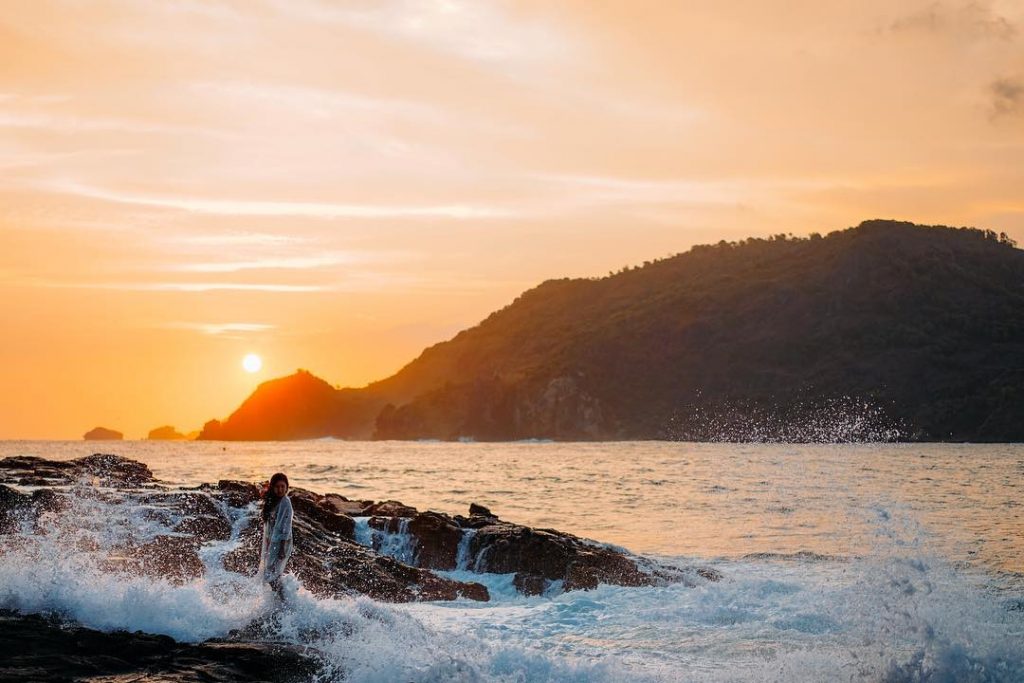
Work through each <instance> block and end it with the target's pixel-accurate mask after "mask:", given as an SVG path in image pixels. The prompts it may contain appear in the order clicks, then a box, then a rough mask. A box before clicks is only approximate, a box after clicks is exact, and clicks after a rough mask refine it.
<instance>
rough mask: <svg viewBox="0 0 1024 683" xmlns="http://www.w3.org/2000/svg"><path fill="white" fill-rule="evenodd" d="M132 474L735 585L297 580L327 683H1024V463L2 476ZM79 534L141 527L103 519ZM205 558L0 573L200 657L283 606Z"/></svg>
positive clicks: (539, 453) (159, 455)
mask: <svg viewBox="0 0 1024 683" xmlns="http://www.w3.org/2000/svg"><path fill="white" fill-rule="evenodd" d="M95 452H105V453H116V454H118V455H122V456H126V457H129V458H133V459H136V460H140V461H143V462H145V463H147V464H148V465H149V466H150V468H151V469H152V470H153V472H154V474H155V475H156V476H157V477H158V478H160V479H161V480H163V481H165V482H167V483H171V484H178V485H183V486H190V485H195V484H199V483H201V482H216V481H217V480H219V479H243V480H250V481H263V480H266V479H267V478H269V476H270V475H271V474H273V473H274V472H277V471H283V472H285V473H287V475H288V477H289V479H290V480H291V483H292V485H293V486H301V487H304V488H308V489H312V490H314V491H317V492H320V493H326V492H335V493H340V494H342V495H345V496H347V497H349V498H357V499H375V500H385V499H393V500H399V501H402V502H404V503H406V504H409V505H413V506H415V507H417V508H419V509H420V510H426V509H430V510H438V511H441V512H446V513H450V514H467V512H468V506H469V505H470V503H478V504H481V505H485V506H487V507H488V508H490V510H491V511H492V512H493V513H494V514H496V515H498V516H499V517H500V518H502V519H505V520H508V521H513V522H517V523H521V524H526V525H530V526H536V527H545V528H555V529H558V530H561V531H567V532H570V533H573V534H576V535H578V536H582V537H585V538H589V539H593V540H595V541H598V542H601V543H607V544H611V545H614V546H618V547H621V548H625V549H627V550H628V551H630V552H632V553H636V554H640V555H644V556H647V557H651V558H655V559H660V560H664V561H668V562H671V563H672V564H686V565H694V566H702V567H712V568H714V569H716V570H717V571H718V572H720V573H721V575H722V579H721V580H720V581H717V582H711V581H708V582H702V583H699V584H698V585H696V586H692V585H684V584H676V585H669V586H664V587H653V588H652V587H647V588H624V587H619V586H600V587H598V588H597V589H595V590H589V591H571V592H562V591H560V590H557V589H556V590H549V591H548V592H547V593H546V594H544V595H541V596H534V597H524V596H522V595H519V594H517V593H516V591H515V590H514V588H513V587H512V577H511V575H502V574H472V573H469V572H467V571H465V570H456V571H453V572H448V574H449V575H451V576H453V577H456V578H465V579H471V580H477V581H480V582H482V583H485V584H486V585H487V586H488V588H489V589H490V592H491V596H492V599H491V601H490V602H487V603H478V602H472V601H468V600H459V601H455V602H427V603H414V604H404V605H396V604H385V603H380V602H375V601H373V600H371V599H369V598H365V597H355V598H346V599H318V598H316V597H314V596H313V595H312V594H310V593H309V592H308V591H306V590H305V589H304V588H303V587H302V586H301V585H299V584H298V582H297V581H296V580H295V579H294V577H290V578H289V580H290V583H289V584H288V588H287V590H289V591H290V601H291V604H292V608H291V609H290V610H289V611H287V612H286V613H285V614H284V615H283V617H282V621H281V627H280V636H279V638H280V639H281V640H283V641H286V642H294V643H301V644H302V645H303V647H308V648H310V651H312V652H315V653H316V655H317V656H319V657H321V658H322V659H323V661H325V663H326V664H325V669H324V674H323V676H322V680H324V681H328V680H338V681H341V680H345V681H357V682H358V681H366V682H381V683H385V682H386V683H393V682H399V681H401V682H406V681H415V682H422V683H428V682H441V681H454V682H474V683H475V682H484V681H516V682H532V681H580V682H583V681H652V682H655V681H656V682H663V681H885V682H891V683H897V682H907V683H910V682H914V683H925V682H928V683H945V682H954V681H956V682H960V681H967V682H971V681H979V682H980V681H1017V682H1020V681H1024V445H1015V444H1009V445H999V444H994V445H973V444H835V445H832V444H827V445H821V444H815V445H797V444H736V443H708V444H705V443H678V442H657V441H643V442H605V443H552V442H543V441H532V442H517V443H472V442H467V443H460V442H455V443H452V442H350V441H336V440H329V439H327V440H314V441H291V442H231V443H224V442H149V441H123V442H103V443H98V442H82V441H77V442H61V441H22V442H19V441H6V442H0V457H4V456H8V455H38V456H42V457H47V458H56V459H66V458H74V457H79V456H82V455H88V454H91V453H95ZM88 510H89V511H87V512H85V513H82V514H83V516H84V517H86V518H85V519H80V520H75V521H74V523H75V524H77V525H81V526H88V527H90V528H93V529H100V530H102V529H105V528H107V527H112V526H114V525H116V524H125V523H130V520H126V519H125V518H123V516H122V517H121V518H117V519H115V517H116V515H114V514H112V513H111V510H110V509H108V508H105V507H104V506H103V505H101V504H98V505H95V506H93V507H92V508H89V509H88ZM230 543H232V541H226V542H215V543H213V544H210V547H207V548H204V551H203V559H204V562H205V563H206V564H207V572H206V575H205V576H204V577H203V578H201V579H197V580H194V581H191V582H187V583H185V584H181V585H177V584H173V583H170V582H164V581H162V580H158V579H152V578H139V577H134V578H133V577H129V576H127V575H125V574H118V575H111V574H106V573H103V572H101V571H99V570H98V569H97V568H96V566H95V565H94V564H90V563H87V562H82V561H81V558H80V557H79V556H80V555H81V554H82V553H84V552H86V550H83V548H82V547H80V546H76V545H75V544H63V545H55V546H54V547H52V548H49V549H47V550H46V552H40V551H39V548H38V547H37V548H35V550H34V551H33V552H32V553H31V554H30V553H29V551H27V550H26V551H24V552H25V555H24V556H19V553H20V552H22V551H20V550H19V547H20V546H18V544H14V547H8V548H6V549H5V551H4V552H3V553H0V608H7V609H17V610H20V611H23V612H45V613H57V614H60V615H62V616H63V617H64V618H66V619H68V620H71V621H74V622H77V623H81V624H83V625H85V626H88V627H91V628H97V629H101V630H118V629H127V630H130V631H134V630H142V631H146V632H150V633H161V634H166V635H169V636H171V637H173V638H176V639H178V640H182V641H190V642H197V641H202V640H205V639H208V638H213V637H224V636H226V635H228V634H229V633H230V632H231V631H232V630H233V629H238V628H241V627H243V626H244V625H245V624H247V623H249V622H250V621H251V620H252V619H253V618H254V617H256V616H258V614H259V613H260V611H261V610H264V609H266V605H267V602H266V600H267V599H268V597H267V596H266V595H265V593H264V592H262V591H263V589H262V587H261V586H259V585H256V584H254V579H248V578H246V577H242V576H240V575H236V574H231V573H230V572H227V571H226V570H224V569H223V567H222V566H221V565H220V563H219V558H220V557H221V556H222V555H223V553H224V552H226V550H227V549H228V548H227V545H229V544H230Z"/></svg>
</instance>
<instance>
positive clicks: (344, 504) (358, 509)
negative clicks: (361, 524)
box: [321, 493, 373, 517]
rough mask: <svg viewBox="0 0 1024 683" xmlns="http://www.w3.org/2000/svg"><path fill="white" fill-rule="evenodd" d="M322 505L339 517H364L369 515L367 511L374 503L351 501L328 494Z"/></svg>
mask: <svg viewBox="0 0 1024 683" xmlns="http://www.w3.org/2000/svg"><path fill="white" fill-rule="evenodd" d="M321 505H325V506H327V507H328V508H330V509H331V510H333V511H334V512H336V513H338V514H339V515H349V516H355V517H362V516H364V515H366V514H367V513H366V510H368V509H369V508H370V506H371V505H373V501H372V500H349V499H348V498H346V497H345V496H340V495H338V494H337V493H328V494H326V495H324V497H323V500H322V501H321Z"/></svg>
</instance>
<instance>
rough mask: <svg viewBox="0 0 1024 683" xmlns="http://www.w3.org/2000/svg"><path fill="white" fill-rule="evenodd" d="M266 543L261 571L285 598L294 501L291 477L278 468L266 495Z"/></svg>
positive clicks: (262, 575)
mask: <svg viewBox="0 0 1024 683" xmlns="http://www.w3.org/2000/svg"><path fill="white" fill-rule="evenodd" d="M262 517H263V545H262V552H260V569H259V574H260V576H261V577H262V578H263V580H264V581H266V582H267V583H269V584H270V587H271V588H272V589H274V592H275V593H277V595H278V597H280V598H281V599H282V600H283V599H284V593H283V591H282V586H281V574H283V573H284V568H285V565H286V564H288V558H289V557H291V554H292V501H291V499H290V498H288V477H286V476H285V475H284V474H282V473H281V472H278V473H277V474H275V475H274V476H272V477H271V478H270V487H269V488H268V489H267V492H266V493H265V494H264V496H263V512H262Z"/></svg>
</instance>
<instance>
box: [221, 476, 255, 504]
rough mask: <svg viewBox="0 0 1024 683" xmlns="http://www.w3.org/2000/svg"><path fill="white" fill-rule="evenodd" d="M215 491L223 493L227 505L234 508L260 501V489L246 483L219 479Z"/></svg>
mask: <svg viewBox="0 0 1024 683" xmlns="http://www.w3.org/2000/svg"><path fill="white" fill-rule="evenodd" d="M217 489H218V490H220V491H223V492H224V494H225V496H224V499H225V501H226V502H227V504H228V505H230V506H231V507H235V508H240V507H243V506H245V505H248V504H249V503H252V502H253V501H256V500H259V499H260V487H259V486H256V484H252V483H249V482H247V481H235V480H232V479H221V480H220V481H218V482H217Z"/></svg>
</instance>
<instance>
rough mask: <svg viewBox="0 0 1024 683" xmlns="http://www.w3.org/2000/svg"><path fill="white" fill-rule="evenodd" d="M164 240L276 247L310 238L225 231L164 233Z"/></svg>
mask: <svg viewBox="0 0 1024 683" xmlns="http://www.w3.org/2000/svg"><path fill="white" fill-rule="evenodd" d="M165 241H166V242H168V243H173V244H181V245H192V246H199V247H278V246H281V245H285V244H300V243H306V242H310V241H311V240H310V239H309V238H306V237H300V236H298V235H282V234H279V233H267V232H226V233H209V234H202V235H166V236H165Z"/></svg>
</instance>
